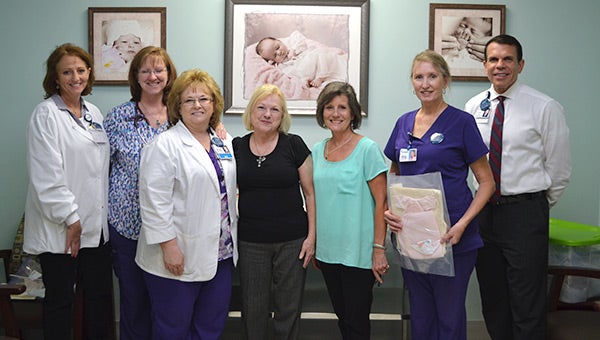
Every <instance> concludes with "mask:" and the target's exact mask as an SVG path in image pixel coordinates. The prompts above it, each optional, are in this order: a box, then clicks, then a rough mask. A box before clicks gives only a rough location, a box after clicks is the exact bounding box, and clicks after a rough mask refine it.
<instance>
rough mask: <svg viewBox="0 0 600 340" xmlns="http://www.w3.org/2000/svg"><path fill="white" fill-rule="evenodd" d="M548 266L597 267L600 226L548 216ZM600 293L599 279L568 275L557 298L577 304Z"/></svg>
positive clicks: (599, 253) (598, 264) (599, 263)
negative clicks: (549, 217)
mask: <svg viewBox="0 0 600 340" xmlns="http://www.w3.org/2000/svg"><path fill="white" fill-rule="evenodd" d="M548 246H549V253H548V263H549V264H550V265H559V266H570V267H587V268H600V227H597V226H593V225H588V224H581V223H575V222H571V221H564V220H557V219H553V218H551V219H550V244H549V245H548ZM599 294H600V280H592V279H589V278H583V277H575V276H568V277H567V278H566V279H565V282H564V283H563V288H562V290H561V294H560V299H561V300H562V301H564V302H570V303H576V302H582V301H585V300H587V299H588V298H589V297H592V296H597V295H599Z"/></svg>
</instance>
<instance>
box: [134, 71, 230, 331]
mask: <svg viewBox="0 0 600 340" xmlns="http://www.w3.org/2000/svg"><path fill="white" fill-rule="evenodd" d="M167 104H168V113H169V119H170V120H171V123H173V124H175V126H173V127H172V128H171V129H169V130H167V131H166V132H164V133H162V134H161V135H159V136H158V137H157V138H156V139H155V141H154V142H152V143H151V144H149V145H148V146H147V147H145V148H144V150H143V151H142V158H141V161H140V179H139V187H140V207H141V215H142V229H141V232H140V238H139V241H138V248H137V255H136V262H137V264H138V265H139V266H140V268H142V270H144V271H145V273H144V278H145V280H146V285H147V287H148V291H149V294H150V301H151V305H152V327H153V335H154V337H155V338H156V339H169V338H171V339H218V338H219V336H220V335H221V332H222V330H223V328H224V326H225V320H226V318H227V314H228V311H229V300H230V296H231V277H232V271H233V266H234V264H235V263H236V261H237V244H236V243H237V217H236V213H235V207H236V205H235V204H236V203H235V202H236V173H235V169H236V166H235V159H234V157H233V154H232V146H231V136H229V135H227V138H225V139H224V140H223V139H220V138H219V137H217V135H216V134H215V132H214V128H215V127H217V125H218V124H219V122H220V115H221V112H222V110H223V106H224V101H223V96H222V95H221V91H220V90H219V87H218V85H217V84H216V82H215V81H214V79H213V78H212V77H211V76H210V75H209V74H208V73H206V72H204V71H200V70H189V71H186V72H183V73H182V74H181V75H180V76H179V77H178V78H177V79H176V80H175V82H174V83H173V87H172V89H171V92H170V93H169V98H168V102H167Z"/></svg>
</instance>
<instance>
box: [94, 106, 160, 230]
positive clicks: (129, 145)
mask: <svg viewBox="0 0 600 340" xmlns="http://www.w3.org/2000/svg"><path fill="white" fill-rule="evenodd" d="M104 125H105V129H106V134H107V135H108V141H109V143H110V166H111V168H110V177H109V192H108V222H109V223H110V225H111V226H112V227H113V228H115V230H116V231H117V232H118V233H119V234H120V235H122V236H124V237H126V238H128V239H132V240H137V239H138V236H139V233H140V227H141V225H142V218H141V217H140V203H139V197H138V196H139V191H138V172H139V164H140V154H141V152H142V148H143V147H144V145H146V144H148V143H150V142H151V141H152V140H154V138H155V137H156V136H157V135H158V134H160V133H161V132H163V131H165V130H167V129H168V128H169V126H170V125H169V123H168V122H165V123H164V124H163V125H161V126H160V127H159V128H158V129H155V128H153V127H152V126H151V125H150V124H148V122H147V121H146V119H145V118H144V116H143V114H142V113H141V111H140V110H139V109H138V106H137V103H136V102H131V101H130V102H126V103H124V104H121V105H119V106H116V107H114V108H113V109H111V110H110V111H109V112H108V114H107V115H106V119H105V120H104Z"/></svg>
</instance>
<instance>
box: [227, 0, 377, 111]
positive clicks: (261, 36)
mask: <svg viewBox="0 0 600 340" xmlns="http://www.w3.org/2000/svg"><path fill="white" fill-rule="evenodd" d="M368 58H369V0H338V1H326V0H261V1H259V0H225V75H224V85H223V88H224V91H223V92H224V97H225V113H232V114H240V113H243V112H244V108H245V107H246V105H247V104H248V101H249V100H250V98H251V97H252V94H253V93H254V90H255V89H256V88H258V87H259V86H261V85H263V84H266V83H270V84H275V85H277V86H278V87H279V88H280V89H281V91H282V92H283V94H284V96H285V98H286V101H287V106H288V111H289V112H290V113H291V114H304V115H314V114H315V108H316V99H317V97H318V95H319V93H320V92H321V90H322V89H323V88H324V87H325V85H327V84H328V83H330V82H332V81H343V82H348V83H349V84H351V85H352V87H354V89H355V90H356V94H357V97H358V99H359V101H360V104H361V106H362V109H363V114H365V115H366V112H367V105H368V78H369V70H368V65H369V60H368Z"/></svg>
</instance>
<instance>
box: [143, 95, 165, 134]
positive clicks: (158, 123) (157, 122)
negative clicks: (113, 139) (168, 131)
mask: <svg viewBox="0 0 600 340" xmlns="http://www.w3.org/2000/svg"><path fill="white" fill-rule="evenodd" d="M139 103H140V106H141V107H142V109H144V111H146V112H147V113H151V112H150V111H149V110H148V108H147V107H146V105H144V104H143V103H142V101H140V102H139ZM162 110H163V109H162V107H161V108H160V111H162ZM160 111H159V113H158V114H159V115H160ZM144 116H146V115H144ZM148 123H150V122H148ZM161 124H162V122H161V121H160V119H158V118H156V128H159V127H160V125H161Z"/></svg>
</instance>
